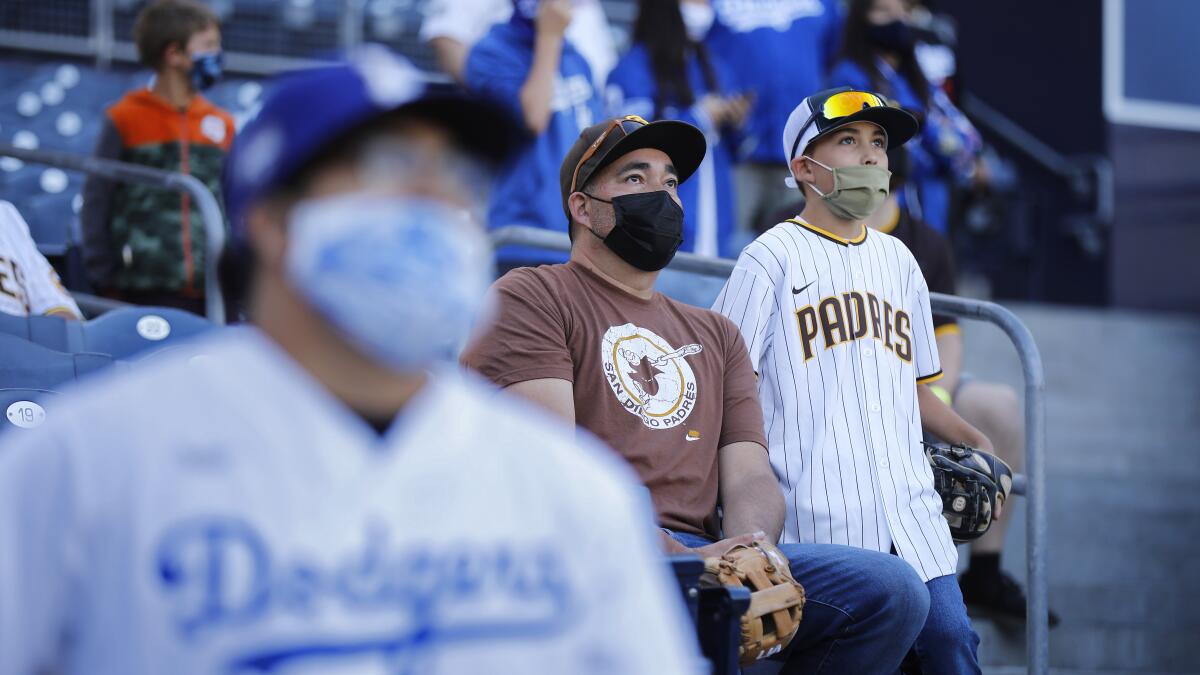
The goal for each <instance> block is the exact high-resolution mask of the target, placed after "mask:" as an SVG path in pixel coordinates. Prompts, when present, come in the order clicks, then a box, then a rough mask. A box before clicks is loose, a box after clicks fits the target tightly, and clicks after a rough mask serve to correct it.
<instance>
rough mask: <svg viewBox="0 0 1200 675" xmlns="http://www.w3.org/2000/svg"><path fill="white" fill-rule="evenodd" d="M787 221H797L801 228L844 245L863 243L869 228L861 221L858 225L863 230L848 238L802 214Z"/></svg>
mask: <svg viewBox="0 0 1200 675" xmlns="http://www.w3.org/2000/svg"><path fill="white" fill-rule="evenodd" d="M787 222H789V223H795V224H796V225H799V226H800V227H801V228H803V229H805V230H808V231H809V232H812V233H813V234H815V235H817V236H818V237H824V238H826V239H828V240H829V241H832V242H833V243H835V244H841V245H842V246H858V245H859V244H861V243H863V242H864V241H866V240H867V230H868V229H869V228H868V227H867V226H866V225H864V224H862V223H859V225H858V226H859V227H860V228H861V231H860V232H859V234H858V236H857V237H854V238H853V239H847V238H845V237H839V236H838V235H836V234H834V233H832V232H830V231H829V230H823V229H821V228H819V227H817V226H816V225H813V224H812V223H810V222H808V221H807V220H804V219H803V218H801V217H800V216H796V217H795V218H789V219H788V220H787Z"/></svg>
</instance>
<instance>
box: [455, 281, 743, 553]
mask: <svg viewBox="0 0 1200 675" xmlns="http://www.w3.org/2000/svg"><path fill="white" fill-rule="evenodd" d="M492 290H493V291H494V292H495V294H496V297H497V301H498V303H499V308H498V310H499V311H498V314H497V321H496V323H495V325H494V326H493V327H492V328H491V329H490V330H489V331H488V332H487V333H486V334H484V335H482V336H480V337H479V338H478V339H477V340H476V341H475V342H474V343H473V344H472V345H471V346H470V347H469V348H468V349H467V351H466V352H465V353H464V355H463V359H462V360H463V363H464V364H466V365H467V366H469V367H471V368H474V369H475V370H477V371H479V372H480V373H482V374H483V375H484V376H485V377H487V378H488V379H490V380H492V381H493V382H495V383H496V384H498V385H500V386H501V387H507V386H509V385H511V384H515V383H517V382H524V381H527V380H536V379H542V378H558V379H563V380H568V381H570V382H572V383H573V384H574V398H575V419H576V422H577V423H578V424H579V425H580V426H582V427H584V428H585V429H587V430H588V431H590V432H592V433H593V434H595V435H597V436H599V437H600V438H601V439H603V440H604V441H605V442H606V443H608V444H609V445H610V446H612V447H613V448H615V449H616V450H617V451H618V452H619V453H621V455H623V456H624V457H625V459H627V460H628V461H629V462H630V463H631V464H632V465H633V467H634V469H635V470H636V471H637V472H638V475H639V476H641V478H642V481H643V482H644V483H645V484H646V487H648V488H649V489H650V496H651V498H652V499H653V501H654V507H655V510H656V511H657V512H658V519H659V524H660V525H661V526H663V527H667V528H670V529H673V530H679V531H681V532H691V533H693V534H702V535H708V536H714V537H715V536H717V534H718V528H717V523H716V521H715V518H714V515H715V511H716V504H717V449H718V448H721V447H724V446H726V445H729V444H730V443H736V442H739V441H752V442H754V443H757V444H759V445H760V446H762V451H763V452H765V449H766V444H767V443H766V439H765V438H764V436H763V422H762V409H761V407H760V406H759V404H758V394H757V385H756V383H755V379H754V371H753V370H752V369H751V367H750V359H749V356H748V354H747V351H746V346H745V344H744V343H743V342H742V337H741V335H740V333H739V332H738V329H737V327H736V326H734V325H733V322H731V321H729V320H728V319H726V318H725V317H723V316H721V315H720V314H717V313H715V312H711V311H709V310H707V309H701V308H699V307H693V306H691V305H685V304H683V303H679V302H675V301H674V300H671V299H670V298H668V297H666V296H664V295H662V294H661V293H655V294H654V297H652V298H650V299H649V300H646V299H642V298H638V297H636V296H634V295H631V294H629V293H627V292H625V291H623V290H621V289H619V288H617V287H616V286H614V285H612V284H610V283H608V282H607V281H605V280H603V279H602V278H600V277H599V276H597V275H596V274H595V273H593V272H592V271H590V270H588V269H587V268H585V267H583V266H582V265H579V264H578V263H574V262H569V263H566V264H565V265H543V266H541V267H536V268H529V267H526V268H520V269H516V270H513V271H511V272H509V273H508V274H506V275H504V277H503V278H501V279H500V280H499V281H497V282H496V283H495V285H494V286H493V287H492ZM754 451H755V452H758V451H759V450H758V449H755V450H754Z"/></svg>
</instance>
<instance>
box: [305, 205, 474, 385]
mask: <svg viewBox="0 0 1200 675" xmlns="http://www.w3.org/2000/svg"><path fill="white" fill-rule="evenodd" d="M289 227H290V230H289V234H288V251H287V273H288V276H289V278H290V280H291V283H292V285H293V286H294V287H295V288H296V289H297V290H298V291H299V292H300V294H301V295H302V296H304V298H305V299H306V300H307V301H308V302H309V304H311V305H312V306H313V308H315V309H316V310H317V312H318V313H320V314H321V315H322V316H323V317H324V318H325V319H326V320H327V321H328V322H329V323H330V324H331V325H332V326H333V327H334V328H335V329H336V330H337V331H338V332H339V333H341V334H342V335H343V336H344V337H345V338H346V339H347V341H348V342H350V343H351V344H353V345H355V346H356V347H357V348H358V349H359V350H360V351H362V352H363V354H365V355H366V356H368V357H370V358H371V359H372V360H374V361H376V362H378V363H379V364H380V365H383V366H386V367H388V368H389V369H391V370H394V371H398V372H416V371H420V370H424V369H425V368H427V367H430V366H433V365H436V364H438V363H445V362H453V361H455V360H457V358H458V353H459V351H460V350H461V349H462V347H463V346H464V345H465V344H466V342H467V340H468V338H469V337H470V336H471V333H472V331H473V330H474V329H475V327H476V325H477V324H482V323H484V322H485V321H486V320H487V319H488V318H489V316H490V311H489V304H488V302H487V289H488V286H489V285H490V284H491V281H492V276H493V266H492V256H491V247H490V246H489V244H488V240H487V237H486V236H485V235H484V234H483V231H482V229H481V228H480V227H479V226H478V225H477V224H475V222H474V221H473V220H472V219H471V218H470V217H469V216H468V215H467V213H466V212H465V211H462V210H459V209H455V208H453V207H451V206H450V205H448V204H445V203H443V202H439V201H434V200H430V199H424V198H415V197H397V196H378V195H369V194H354V193H352V194H346V195H339V196H336V197H325V198H321V199H314V200H309V201H304V202H301V203H300V204H297V205H296V207H295V208H294V210H293V211H292V217H291V220H290V223H289Z"/></svg>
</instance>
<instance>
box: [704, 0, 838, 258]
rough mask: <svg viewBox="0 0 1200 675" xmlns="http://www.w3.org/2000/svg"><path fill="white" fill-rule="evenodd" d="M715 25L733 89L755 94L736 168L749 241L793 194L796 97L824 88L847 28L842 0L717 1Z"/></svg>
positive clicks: (711, 39) (714, 40)
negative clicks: (787, 142) (787, 147)
mask: <svg viewBox="0 0 1200 675" xmlns="http://www.w3.org/2000/svg"><path fill="white" fill-rule="evenodd" d="M713 9H714V10H715V12H716V22H715V24H714V25H713V28H712V30H711V31H710V32H709V34H708V37H707V38H706V40H705V41H706V43H707V44H708V47H709V49H710V50H711V52H712V54H713V56H714V57H715V58H717V59H719V60H720V61H723V62H724V63H726V64H728V66H729V68H730V70H731V71H732V73H733V77H734V79H733V81H732V83H731V86H732V87H733V88H734V89H736V90H738V91H744V92H746V93H747V94H749V95H750V96H751V98H752V102H751V109H750V113H749V115H748V117H747V119H746V125H745V128H744V136H743V137H742V140H741V143H740V144H739V146H738V148H737V154H736V158H737V161H738V162H739V164H738V166H737V167H736V168H735V170H734V181H735V185H736V188H737V196H738V204H737V216H736V219H737V227H738V233H739V235H740V236H742V237H743V238H744V241H743V242H741V243H749V241H750V240H751V239H752V238H753V233H752V231H753V226H754V224H755V223H757V222H758V221H759V220H761V219H762V218H763V217H764V216H765V215H766V214H769V213H774V212H775V210H776V209H778V208H779V207H781V206H783V205H784V204H787V203H790V202H791V201H792V200H793V199H794V198H795V191H794V190H792V189H791V188H789V187H787V185H786V184H785V183H784V180H785V179H786V178H787V177H789V176H790V175H791V173H790V170H789V169H788V167H787V160H788V158H787V157H785V156H784V154H783V148H782V145H783V144H782V142H781V139H782V138H783V126H784V124H785V123H786V122H787V118H788V115H790V114H791V113H792V108H794V107H796V101H797V99H799V98H800V97H802V96H804V95H806V94H807V93H809V92H814V91H820V90H822V89H824V88H825V74H826V73H827V72H828V71H829V66H830V65H831V64H832V63H833V59H834V57H835V56H836V55H837V42H838V38H839V36H840V33H841V10H840V3H839V1H838V0H713Z"/></svg>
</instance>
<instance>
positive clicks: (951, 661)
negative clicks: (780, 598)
mask: <svg viewBox="0 0 1200 675" xmlns="http://www.w3.org/2000/svg"><path fill="white" fill-rule="evenodd" d="M803 583H804V582H801V584H803ZM925 587H926V588H928V589H929V618H928V619H926V620H925V627H924V628H922V629H921V634H920V635H918V636H917V642H916V644H915V645H913V651H915V652H916V655H917V660H918V661H920V663H921V673H922V675H941V674H942V673H955V674H957V673H979V672H981V671H980V669H979V656H978V652H979V635H977V634H976V633H975V629H973V628H971V620H970V619H969V618H967V607H966V605H964V604H963V597H962V591H961V590H959V588H958V579H957V578H956V577H955V576H954V575H953V574H947V575H946V576H944V577H938V578H936V579H930V580H929V581H928V582H926V584H925Z"/></svg>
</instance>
